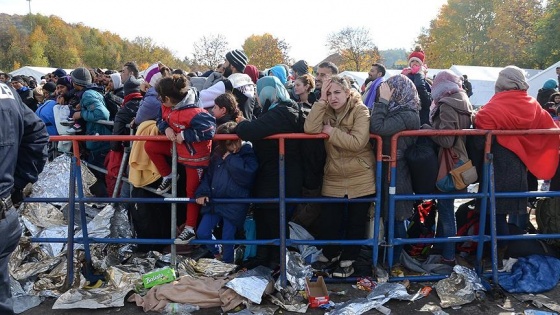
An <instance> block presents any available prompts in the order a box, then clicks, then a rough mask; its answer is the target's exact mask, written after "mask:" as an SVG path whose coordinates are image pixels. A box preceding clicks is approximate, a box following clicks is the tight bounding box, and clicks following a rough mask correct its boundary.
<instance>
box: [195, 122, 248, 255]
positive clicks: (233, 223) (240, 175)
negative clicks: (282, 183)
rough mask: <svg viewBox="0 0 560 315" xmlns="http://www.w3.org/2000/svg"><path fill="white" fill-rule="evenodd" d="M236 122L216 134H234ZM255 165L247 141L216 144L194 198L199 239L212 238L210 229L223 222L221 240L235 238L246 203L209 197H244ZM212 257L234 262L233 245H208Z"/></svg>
mask: <svg viewBox="0 0 560 315" xmlns="http://www.w3.org/2000/svg"><path fill="white" fill-rule="evenodd" d="M236 126H237V123H235V122H231V121H230V122H226V123H224V124H222V125H221V126H219V127H218V131H217V133H218V134H235V127H236ZM257 168H258V163H257V157H256V156H255V153H254V151H253V147H252V145H251V143H250V142H241V140H239V139H237V140H222V141H218V144H217V146H216V148H215V149H214V151H213V153H212V158H211V160H210V165H209V166H208V169H207V170H206V172H205V173H204V176H203V177H202V180H201V182H200V185H199V186H198V188H197V190H196V193H195V196H196V203H197V204H199V205H202V209H201V213H202V220H201V221H200V225H199V226H198V229H197V231H196V235H197V238H198V239H201V240H210V239H212V230H213V229H214V228H215V227H216V225H218V223H220V222H223V230H222V239H224V240H233V239H235V231H236V230H237V229H242V228H243V224H244V222H245V216H246V215H247V208H248V207H249V205H248V204H244V203H230V204H224V203H213V202H210V203H208V202H209V200H210V198H247V197H249V193H250V191H251V188H252V186H253V182H254V180H255V174H256V172H257ZM206 247H207V248H208V250H209V251H210V252H212V254H214V257H216V259H219V260H223V261H224V262H226V263H233V260H234V257H233V248H234V246H233V245H223V246H222V255H220V251H219V246H218V245H212V244H208V245H206Z"/></svg>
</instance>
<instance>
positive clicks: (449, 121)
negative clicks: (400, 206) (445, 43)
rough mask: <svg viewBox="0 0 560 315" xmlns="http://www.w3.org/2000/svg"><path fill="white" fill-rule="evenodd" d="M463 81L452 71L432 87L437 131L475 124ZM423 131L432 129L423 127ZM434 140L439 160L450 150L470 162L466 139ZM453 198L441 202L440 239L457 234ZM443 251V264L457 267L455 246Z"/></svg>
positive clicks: (432, 112) (444, 247)
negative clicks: (444, 152)
mask: <svg viewBox="0 0 560 315" xmlns="http://www.w3.org/2000/svg"><path fill="white" fill-rule="evenodd" d="M461 84H462V81H461V78H460V77H459V76H458V75H456V74H455V73H453V72H452V71H449V70H444V71H441V72H440V73H438V74H437V75H436V77H435V79H434V83H433V85H432V98H433V103H432V106H431V107H430V123H431V124H432V126H433V127H432V128H433V129H434V130H459V129H468V128H470V127H471V125H472V114H473V108H472V105H471V102H470V101H469V97H468V96H467V93H466V92H465V90H463V89H462V87H461ZM422 127H423V128H426V127H428V128H429V126H427V125H423V126H422ZM432 140H434V142H435V143H436V144H438V145H439V146H440V150H439V154H438V156H439V161H440V163H441V161H442V158H443V150H444V149H451V151H452V154H453V155H454V156H457V157H458V159H459V160H461V161H463V162H467V161H468V160H469V157H468V155H467V149H466V148H465V140H466V138H465V136H437V137H432ZM454 201H455V200H454V199H438V221H437V230H436V236H437V237H451V236H455V235H456V234H457V225H456V222H455V206H454ZM434 248H441V250H442V253H441V255H442V256H443V260H442V263H444V264H447V265H455V243H442V244H441V245H439V244H436V245H435V246H434Z"/></svg>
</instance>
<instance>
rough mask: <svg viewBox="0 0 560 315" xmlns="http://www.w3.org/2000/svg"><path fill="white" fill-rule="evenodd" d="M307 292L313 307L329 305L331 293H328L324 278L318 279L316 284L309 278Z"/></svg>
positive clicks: (307, 279)
mask: <svg viewBox="0 0 560 315" xmlns="http://www.w3.org/2000/svg"><path fill="white" fill-rule="evenodd" d="M305 291H306V292H307V298H308V299H309V305H310V306H311V307H319V306H321V305H323V304H327V303H329V291H327V285H326V284H325V280H324V279H323V277H322V276H319V277H317V281H316V282H311V281H309V278H306V279H305Z"/></svg>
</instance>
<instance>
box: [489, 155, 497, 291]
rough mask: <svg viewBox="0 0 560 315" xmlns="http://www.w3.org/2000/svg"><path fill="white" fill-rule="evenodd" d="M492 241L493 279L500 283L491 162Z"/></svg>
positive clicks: (492, 166) (494, 188)
mask: <svg viewBox="0 0 560 315" xmlns="http://www.w3.org/2000/svg"><path fill="white" fill-rule="evenodd" d="M489 175H490V190H489V192H490V195H489V198H490V242H491V245H492V280H493V281H494V284H496V285H497V284H498V240H497V232H496V187H495V185H494V165H493V163H492V162H490V170H489Z"/></svg>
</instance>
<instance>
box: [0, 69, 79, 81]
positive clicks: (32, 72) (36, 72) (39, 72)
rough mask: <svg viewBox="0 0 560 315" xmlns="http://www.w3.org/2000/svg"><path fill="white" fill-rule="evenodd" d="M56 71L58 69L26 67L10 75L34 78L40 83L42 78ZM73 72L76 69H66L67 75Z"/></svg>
mask: <svg viewBox="0 0 560 315" xmlns="http://www.w3.org/2000/svg"><path fill="white" fill-rule="evenodd" d="M56 69H57V68H50V67H31V66H25V67H21V68H19V69H17V70H14V71H12V72H10V75H11V76H15V75H26V76H32V77H34V78H35V80H37V82H40V81H41V77H42V76H44V75H45V74H47V73H50V72H53V71H55V70H56ZM72 70H74V69H64V71H66V73H68V74H70V72H72Z"/></svg>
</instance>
